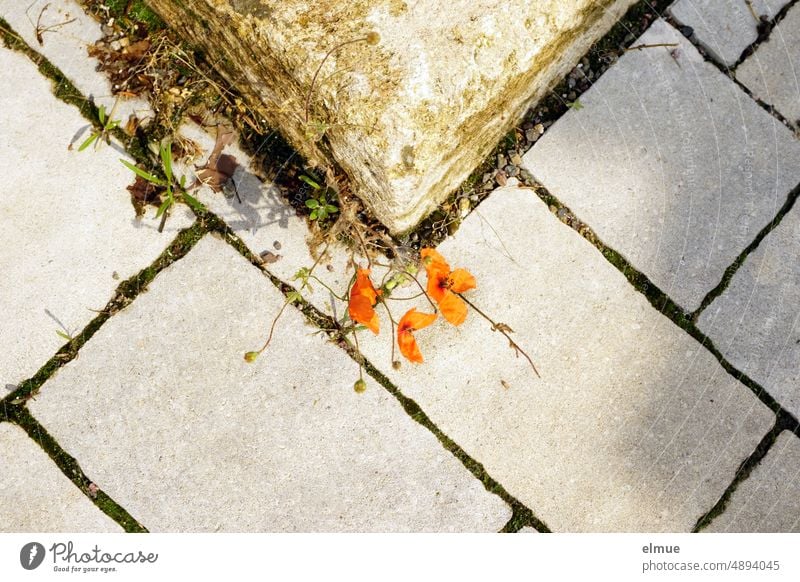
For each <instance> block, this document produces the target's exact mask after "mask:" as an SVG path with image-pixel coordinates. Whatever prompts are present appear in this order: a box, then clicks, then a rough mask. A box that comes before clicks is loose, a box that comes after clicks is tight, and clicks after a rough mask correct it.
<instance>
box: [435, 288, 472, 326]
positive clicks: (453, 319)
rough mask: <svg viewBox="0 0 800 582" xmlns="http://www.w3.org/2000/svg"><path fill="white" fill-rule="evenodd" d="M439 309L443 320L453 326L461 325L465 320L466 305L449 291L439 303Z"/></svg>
mask: <svg viewBox="0 0 800 582" xmlns="http://www.w3.org/2000/svg"><path fill="white" fill-rule="evenodd" d="M439 309H440V310H441V312H442V315H443V316H444V318H445V319H446V320H447V321H449V322H450V323H452V324H453V325H461V324H462V323H464V320H465V319H467V305H466V304H465V303H464V301H463V300H462V299H461V298H460V297H459V296H458V295H456V294H455V293H451V292H450V291H448V292H446V293H445V296H444V298H443V299H442V300H441V301H439Z"/></svg>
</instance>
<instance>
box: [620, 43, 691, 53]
mask: <svg viewBox="0 0 800 582" xmlns="http://www.w3.org/2000/svg"><path fill="white" fill-rule="evenodd" d="M660 46H663V47H671V48H675V47H676V46H678V43H669V42H661V43H658V44H637V45H636V46H629V47H628V48H626V49H625V51H626V52H627V51H640V50H642V49H647V48H657V47H660Z"/></svg>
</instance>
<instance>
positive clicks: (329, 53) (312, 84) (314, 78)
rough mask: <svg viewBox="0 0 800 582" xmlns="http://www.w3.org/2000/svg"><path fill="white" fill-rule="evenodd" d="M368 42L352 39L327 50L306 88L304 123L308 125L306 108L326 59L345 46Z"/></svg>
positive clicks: (366, 39) (361, 39) (363, 38)
mask: <svg viewBox="0 0 800 582" xmlns="http://www.w3.org/2000/svg"><path fill="white" fill-rule="evenodd" d="M368 40H369V38H368V37H366V36H365V37H362V38H354V39H353V40H346V41H344V42H343V43H340V44H337V45H336V46H335V47H333V48H332V49H331V50H329V51H328V52H327V53H326V54H325V56H324V57H322V62H321V63H320V64H319V66H318V67H317V70H316V71H314V77H313V78H312V79H311V86H310V87H309V88H308V93H306V110H305V122H306V123H308V107H309V105H310V104H311V95H312V94H313V93H314V85H315V84H316V82H317V76H318V75H319V72H320V71H321V70H322V66H323V65H324V64H325V61H327V60H328V57H330V56H331V55H332V54H333V53H335V52H336V51H338V50H339V49H340V48H342V47H344V46H347V45H348V44H353V43H356V42H367V41H368Z"/></svg>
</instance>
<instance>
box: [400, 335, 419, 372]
mask: <svg viewBox="0 0 800 582" xmlns="http://www.w3.org/2000/svg"><path fill="white" fill-rule="evenodd" d="M397 345H398V346H400V353H401V354H403V355H404V356H405V357H406V359H407V360H409V361H410V362H416V363H417V364H421V363H422V362H423V358H422V352H421V351H420V350H419V346H418V345H417V340H415V339H414V336H413V335H412V334H411V332H410V331H404V332H398V334H397Z"/></svg>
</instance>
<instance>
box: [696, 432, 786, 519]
mask: <svg viewBox="0 0 800 582" xmlns="http://www.w3.org/2000/svg"><path fill="white" fill-rule="evenodd" d="M703 531H707V532H743V533H769V532H781V533H789V532H793V533H800V440H798V438H797V437H796V436H795V435H794V434H792V433H790V432H788V431H784V432H782V433H781V434H780V436H779V437H778V439H777V440H776V441H775V443H774V444H773V445H772V448H770V450H769V452H768V453H767V456H766V457H765V458H764V459H763V460H762V461H761V463H760V464H759V465H758V466H757V467H756V468H755V469H753V472H752V473H751V474H750V476H749V477H748V478H747V479H746V480H745V481H743V482H742V483H740V484H739V487H738V488H737V489H736V491H735V492H734V493H733V495H732V496H731V500H730V502H729V504H728V507H727V508H726V509H725V511H724V512H723V513H722V514H721V515H720V516H718V517H717V518H716V519H714V521H712V522H711V524H710V525H709V526H708V528H706V529H705V530H703Z"/></svg>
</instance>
